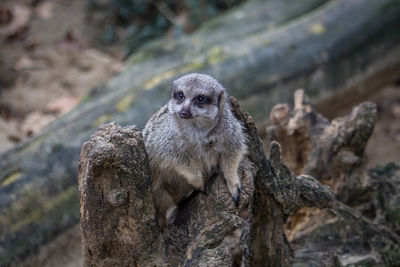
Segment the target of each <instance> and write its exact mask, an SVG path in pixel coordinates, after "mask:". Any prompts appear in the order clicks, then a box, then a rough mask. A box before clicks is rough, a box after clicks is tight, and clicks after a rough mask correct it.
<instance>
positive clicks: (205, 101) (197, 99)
mask: <svg viewBox="0 0 400 267" xmlns="http://www.w3.org/2000/svg"><path fill="white" fill-rule="evenodd" d="M225 97H226V94H225V89H224V87H223V86H222V85H221V84H220V83H219V82H218V81H217V80H215V79H214V78H212V77H211V76H209V75H205V74H197V73H192V74H187V75H185V76H183V77H181V78H179V79H177V80H175V81H174V82H173V83H172V90H171V99H170V101H169V102H168V110H169V112H170V113H171V114H173V115H174V116H175V118H176V119H178V120H181V121H203V122H207V121H208V122H214V121H216V119H217V116H218V114H220V113H221V111H222V109H223V107H224V104H225Z"/></svg>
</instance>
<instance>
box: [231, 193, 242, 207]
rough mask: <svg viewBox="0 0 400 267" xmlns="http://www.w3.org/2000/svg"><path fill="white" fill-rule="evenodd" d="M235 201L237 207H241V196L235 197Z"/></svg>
mask: <svg viewBox="0 0 400 267" xmlns="http://www.w3.org/2000/svg"><path fill="white" fill-rule="evenodd" d="M233 201H234V202H235V207H236V208H237V207H239V204H240V195H239V194H237V195H236V196H234V197H233Z"/></svg>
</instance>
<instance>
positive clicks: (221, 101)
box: [218, 91, 225, 111]
mask: <svg viewBox="0 0 400 267" xmlns="http://www.w3.org/2000/svg"><path fill="white" fill-rule="evenodd" d="M224 106H225V92H224V91H222V92H221V93H220V94H219V96H218V107H219V110H220V111H222V110H223V109H224Z"/></svg>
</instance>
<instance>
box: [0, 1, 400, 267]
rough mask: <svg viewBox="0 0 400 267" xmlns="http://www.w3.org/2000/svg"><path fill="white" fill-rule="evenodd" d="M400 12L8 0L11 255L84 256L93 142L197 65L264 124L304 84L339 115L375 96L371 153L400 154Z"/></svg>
mask: <svg viewBox="0 0 400 267" xmlns="http://www.w3.org/2000/svg"><path fill="white" fill-rule="evenodd" d="M399 25H400V4H399V1H397V0H392V1H390V0H383V1H373V0H346V1H345V0H342V1H340V0H337V1H328V0H304V1H289V0H284V1H277V0H266V1H257V0H246V1H245V0H208V1H204V0H199V1H195V0H184V1H174V0H169V1H157V0H154V1H153V0H147V1H139V0H85V1H82V0H68V1H67V0H2V1H1V3H0V40H1V49H0V153H1V156H0V266H8V265H14V266H81V264H82V256H81V244H80V242H81V240H80V230H79V225H78V222H79V201H78V198H77V170H78V169H77V168H78V159H79V151H80V146H81V145H82V143H83V142H84V141H86V140H87V139H88V138H89V137H90V135H91V134H93V132H94V131H95V129H96V128H97V127H98V126H99V125H100V124H102V123H106V122H109V121H116V122H118V123H119V124H122V125H127V124H135V125H137V126H138V127H139V128H142V127H143V126H144V124H145V122H146V121H147V119H148V118H149V117H150V115H151V114H152V113H154V112H155V111H156V110H157V109H158V108H159V107H160V106H162V105H163V104H164V103H166V101H167V99H168V94H169V88H170V84H171V81H172V80H174V79H175V78H177V77H179V76H181V75H183V74H185V73H188V72H202V73H208V74H210V75H212V76H214V77H216V78H217V79H218V80H220V81H221V83H222V84H223V85H224V86H225V87H226V88H227V90H228V92H230V93H231V94H232V95H234V96H236V97H237V98H239V100H240V101H241V103H242V104H243V106H244V108H245V110H248V111H249V113H250V114H251V115H252V116H254V118H255V120H256V122H257V126H258V128H259V129H260V130H261V131H263V129H265V127H266V126H267V125H268V123H269V122H268V118H269V111H270V109H271V108H272V106H273V105H275V104H277V103H281V102H289V103H290V101H291V99H292V95H293V92H294V91H295V90H296V89H298V88H304V89H305V91H306V93H307V94H308V95H309V96H310V97H311V99H312V103H313V104H314V105H315V107H316V109H317V111H318V112H319V113H321V114H322V115H324V116H326V117H327V118H329V119H332V118H335V117H338V116H342V115H344V114H347V113H349V112H350V111H351V110H352V108H353V107H354V106H355V105H357V104H359V103H360V102H362V101H365V100H371V101H374V102H376V103H377V105H378V122H377V124H376V126H375V129H374V132H373V134H372V136H371V138H370V141H369V144H368V146H367V149H366V156H367V158H368V163H367V165H368V167H375V166H377V165H378V164H385V163H388V162H395V163H400V153H399V151H400V27H399Z"/></svg>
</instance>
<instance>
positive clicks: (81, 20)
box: [0, 0, 400, 267]
mask: <svg viewBox="0 0 400 267" xmlns="http://www.w3.org/2000/svg"><path fill="white" fill-rule="evenodd" d="M33 2H34V1H23V0H20V1H18V0H17V1H3V2H2V3H1V4H0V38H1V41H2V48H1V50H0V152H4V151H6V150H7V149H9V148H11V147H13V146H14V145H15V144H16V143H18V142H21V141H23V140H25V139H26V138H29V137H30V136H32V135H34V134H36V133H38V132H39V131H40V130H41V129H42V128H43V127H45V126H46V125H47V124H48V123H50V122H51V121H53V120H54V119H55V118H57V117H58V116H60V115H62V114H64V113H65V112H68V111H69V110H70V109H72V108H73V107H74V106H75V105H76V104H77V103H78V102H79V100H80V99H81V98H82V97H83V96H84V95H85V94H86V93H87V92H88V91H89V90H90V89H91V88H93V87H95V86H97V85H100V84H102V83H104V82H106V81H107V80H109V78H111V77H112V76H113V75H115V73H117V72H118V71H120V70H121V69H122V68H123V65H124V63H123V61H122V60H121V58H122V56H121V54H122V52H121V51H118V49H113V50H108V52H104V51H103V50H100V49H99V48H98V47H95V46H94V42H95V40H91V37H90V36H93V35H92V31H95V29H94V28H95V27H97V26H98V25H97V26H96V25H93V24H90V23H88V22H87V19H86V16H85V6H84V5H85V3H86V1H79V0H71V1H67V0H53V1H50V0H49V1H40V2H39V4H38V5H32V3H33ZM7 10H10V11H11V12H14V13H15V14H16V13H18V14H20V18H19V19H18V20H17V21H15V18H14V19H10V18H8V15H7ZM110 51H112V52H110ZM364 100H366V99H364ZM369 100H371V101H374V102H376V103H377V104H378V110H379V118H378V122H377V125H376V126H375V129H374V132H373V135H372V137H371V139H370V141H369V144H368V146H367V157H368V160H369V161H368V164H367V165H368V166H369V167H375V166H376V165H377V164H384V163H388V162H396V163H400V153H399V151H400V85H396V84H393V85H390V86H386V87H383V88H381V89H380V90H377V91H376V92H375V93H374V95H373V96H371V97H370V98H369ZM358 103H359V100H357V101H355V102H351V101H350V102H349V104H348V105H347V106H345V107H343V106H339V105H337V103H335V101H332V102H331V103H329V105H325V106H326V108H327V110H323V109H320V110H318V111H319V112H321V113H322V114H328V113H329V114H332V110H334V112H333V113H334V115H335V116H339V115H343V114H346V113H348V112H350V111H351V109H352V107H353V106H354V105H356V104H358ZM328 109H329V112H328ZM266 116H267V114H266ZM81 250H82V248H81V241H80V230H79V226H75V227H73V228H71V229H70V230H68V231H66V232H65V233H63V234H61V235H60V236H59V237H58V238H57V239H56V240H55V241H53V242H52V243H50V244H47V245H45V246H43V247H41V248H40V250H39V253H38V254H37V255H35V256H34V257H31V258H29V259H28V260H26V261H25V262H19V263H16V266H44V267H45V266H82V255H81Z"/></svg>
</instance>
